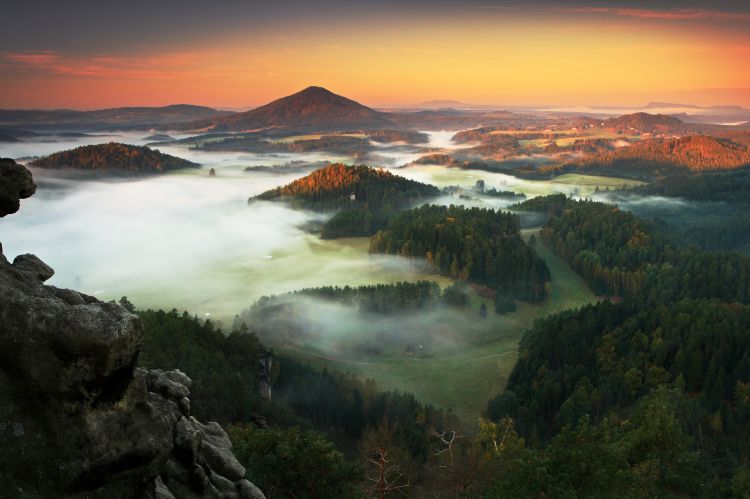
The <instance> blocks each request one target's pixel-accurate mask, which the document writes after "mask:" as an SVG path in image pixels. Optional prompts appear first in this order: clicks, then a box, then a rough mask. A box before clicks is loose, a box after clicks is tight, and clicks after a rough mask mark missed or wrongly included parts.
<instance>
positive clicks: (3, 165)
mask: <svg viewBox="0 0 750 499" xmlns="http://www.w3.org/2000/svg"><path fill="white" fill-rule="evenodd" d="M34 192H36V184H34V181H33V179H32V178H31V173H30V172H29V171H28V170H27V169H26V168H24V167H23V166H21V165H19V164H18V163H16V162H15V161H13V160H12V159H10V158H2V159H0V217H4V216H5V215H9V214H10V213H15V212H17V211H18V208H19V207H20V206H21V199H26V198H27V197H29V196H31V195H32V194H34Z"/></svg>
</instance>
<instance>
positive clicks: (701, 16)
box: [556, 7, 750, 22]
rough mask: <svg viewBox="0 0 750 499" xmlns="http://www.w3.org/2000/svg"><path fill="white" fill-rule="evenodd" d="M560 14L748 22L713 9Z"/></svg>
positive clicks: (602, 9)
mask: <svg viewBox="0 0 750 499" xmlns="http://www.w3.org/2000/svg"><path fill="white" fill-rule="evenodd" d="M556 10H559V11H562V12H570V13H577V14H607V15H612V16H617V17H631V18H636V19H653V20H661V21H727V22H735V21H750V14H747V13H743V12H729V11H724V10H713V9H637V8H625V7H570V8H566V7H562V8H560V9H556Z"/></svg>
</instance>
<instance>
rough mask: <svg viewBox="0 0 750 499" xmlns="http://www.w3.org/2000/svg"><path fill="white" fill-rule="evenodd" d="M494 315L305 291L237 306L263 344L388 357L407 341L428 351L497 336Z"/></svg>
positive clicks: (337, 354) (352, 356) (433, 352)
mask: <svg viewBox="0 0 750 499" xmlns="http://www.w3.org/2000/svg"><path fill="white" fill-rule="evenodd" d="M499 321H502V318H501V317H500V316H496V315H495V314H492V315H491V316H489V317H488V318H486V319H481V318H480V315H479V310H478V308H474V307H470V306H467V307H463V308H455V307H449V306H446V305H444V304H442V302H440V301H438V302H435V303H432V304H430V305H428V306H426V307H425V308H423V309H411V310H406V311H394V312H391V313H388V314H378V313H374V312H369V311H361V310H359V309H358V308H357V306H356V305H344V304H342V303H339V302H335V301H330V300H324V299H321V298H315V297H310V296H305V295H299V294H294V295H284V296H279V297H276V298H275V299H274V300H273V302H272V305H268V304H267V305H266V306H260V307H258V308H251V309H247V310H245V311H243V312H242V313H241V314H240V317H239V318H238V319H237V321H236V323H237V324H236V325H238V324H239V323H241V322H244V323H245V324H246V325H247V326H248V327H249V328H250V329H251V330H253V331H255V332H256V333H257V334H258V336H259V337H260V339H261V341H263V342H264V344H267V345H269V346H274V347H280V348H291V349H301V350H304V351H307V352H316V353H321V354H324V355H326V356H327V357H331V358H336V359H339V360H343V359H358V358H371V359H372V358H375V357H380V356H385V357H391V356H397V355H400V354H403V353H404V352H405V350H406V348H407V347H409V346H410V345H411V346H412V347H413V348H414V350H415V351H416V355H422V356H426V357H427V356H432V355H437V354H444V353H448V352H450V351H452V350H456V349H462V348H465V347H466V346H467V345H469V344H471V343H479V342H482V341H487V340H488V339H489V338H490V337H493V336H495V335H497V327H498V324H499Z"/></svg>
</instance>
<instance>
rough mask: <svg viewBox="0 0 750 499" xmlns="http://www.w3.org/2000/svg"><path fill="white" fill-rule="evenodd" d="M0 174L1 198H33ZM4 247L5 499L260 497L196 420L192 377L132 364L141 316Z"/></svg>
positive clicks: (0, 340) (19, 180) (0, 317)
mask: <svg viewBox="0 0 750 499" xmlns="http://www.w3.org/2000/svg"><path fill="white" fill-rule="evenodd" d="M2 168H3V169H4V170H2V172H3V173H2V179H3V180H2V183H0V191H2V192H0V200H4V199H14V196H15V199H16V203H17V200H18V197H27V196H29V195H31V193H33V189H31V188H30V187H29V183H28V182H30V181H31V177H30V175H28V177H27V176H26V175H23V174H21V173H19V172H17V171H16V172H15V173H13V174H11V175H5V173H4V172H5V171H6V170H5V168H6V166H5V163H3V166H2ZM11 168H21V169H23V168H22V167H19V166H18V165H15V163H13V164H12V165H10V166H8V167H7V171H10V170H11ZM24 171H25V170H24ZM26 173H27V174H28V172H26ZM6 179H10V180H9V181H6ZM26 180H28V182H27V181H26ZM30 185H32V186H33V183H31V184H30ZM16 209H17V206H16ZM11 211H15V210H12V206H11V207H10V208H8V209H6V210H5V211H4V212H3V214H5V213H8V212H11ZM1 250H2V248H1V247H0V446H1V449H2V452H0V497H61V496H65V497H69V496H72V497H106V498H108V499H111V498H120V497H146V498H149V497H150V498H160V499H164V498H170V497H178V498H193V497H195V498H199V497H200V498H203V497H216V498H219V497H226V498H232V497H236V498H262V497H264V496H263V494H262V492H261V491H260V490H258V489H257V488H256V487H255V486H254V485H253V484H251V483H250V482H249V481H247V480H245V479H244V475H245V469H244V468H243V467H242V465H240V463H239V462H238V461H237V459H236V458H235V457H234V455H233V453H232V450H231V442H230V441H229V438H228V437H227V434H226V433H225V432H224V430H223V429H222V428H221V427H220V426H219V425H218V424H216V423H209V424H205V425H204V424H202V423H200V422H199V421H197V420H196V419H195V418H193V417H191V415H190V400H189V398H188V396H189V394H190V392H189V387H190V379H189V378H188V377H187V376H186V375H185V374H183V373H182V372H180V371H160V370H152V371H147V370H143V369H139V368H136V367H135V365H136V361H137V357H138V352H139V349H140V345H141V341H142V336H143V330H142V326H141V323H140V320H139V319H138V317H137V316H135V315H133V314H131V313H129V312H128V311H126V310H125V309H124V308H122V307H120V306H119V305H116V304H114V303H104V302H101V301H99V300H97V299H96V298H93V297H91V296H87V295H84V294H82V293H78V292H76V291H72V290H69V289H59V288H56V287H54V286H47V285H45V284H44V281H46V280H47V279H49V278H50V277H51V276H52V275H53V274H54V272H53V270H52V269H51V268H50V267H49V266H47V265H46V264H44V262H42V261H41V260H40V259H39V258H37V257H36V256H34V255H20V256H18V257H16V258H15V259H14V260H13V262H12V263H11V262H9V261H8V260H7V259H6V258H5V256H3V255H2V251H1Z"/></svg>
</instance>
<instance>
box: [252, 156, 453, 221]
mask: <svg viewBox="0 0 750 499" xmlns="http://www.w3.org/2000/svg"><path fill="white" fill-rule="evenodd" d="M439 194H440V190H439V189H438V188H437V187H434V186H431V185H428V184H423V183H420V182H415V181H413V180H408V179H405V178H403V177H399V176H397V175H393V174H392V173H390V172H389V171H386V170H382V169H375V168H370V167H367V166H364V165H361V166H347V165H343V164H340V163H336V164H332V165H329V166H326V167H324V168H320V169H318V170H315V171H314V172H312V173H311V174H309V175H307V176H306V177H302V178H300V179H297V180H295V181H294V182H292V183H290V184H288V185H285V186H283V187H277V188H276V189H272V190H270V191H266V192H264V193H262V194H259V195H258V196H256V197H254V198H250V201H252V200H254V199H260V200H267V201H270V200H280V201H288V202H290V203H291V204H292V205H294V206H297V207H300V208H307V209H312V210H318V211H327V210H337V209H353V208H360V207H365V208H368V209H369V210H371V211H391V210H394V209H400V208H406V207H409V206H411V205H412V204H413V203H414V202H416V201H418V200H421V199H427V198H430V197H435V196H438V195H439ZM352 196H353V197H352Z"/></svg>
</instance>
